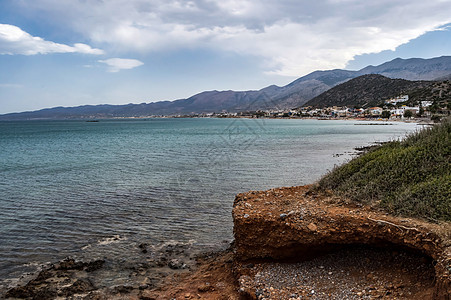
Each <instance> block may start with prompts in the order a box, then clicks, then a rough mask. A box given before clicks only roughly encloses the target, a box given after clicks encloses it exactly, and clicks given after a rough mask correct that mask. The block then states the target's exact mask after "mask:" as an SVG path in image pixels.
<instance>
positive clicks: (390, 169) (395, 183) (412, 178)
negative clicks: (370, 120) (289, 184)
mask: <svg viewBox="0 0 451 300" xmlns="http://www.w3.org/2000/svg"><path fill="white" fill-rule="evenodd" d="M450 135H451V119H450V118H448V119H446V120H444V121H443V122H442V123H441V124H439V125H436V126H434V127H432V128H427V129H423V130H421V131H419V132H416V133H414V134H412V135H410V136H408V137H407V138H406V139H404V140H403V141H392V142H389V143H386V144H383V145H382V146H380V147H377V148H375V149H373V150H371V151H369V152H368V153H365V154H362V155H360V156H358V157H356V158H354V159H353V160H351V161H350V162H348V163H347V164H344V165H342V166H339V167H337V168H335V169H334V170H332V171H331V172H330V173H329V174H327V175H326V176H324V177H323V178H322V179H321V180H320V181H319V182H318V186H317V187H318V188H319V189H320V190H333V191H334V192H335V193H336V194H338V195H341V196H344V197H347V198H349V199H351V200H354V201H357V202H361V203H365V204H371V205H378V206H380V207H382V208H384V209H386V210H388V211H389V212H390V213H392V214H396V215H404V216H412V217H422V218H427V219H429V220H443V221H451V155H450V152H451V139H450Z"/></svg>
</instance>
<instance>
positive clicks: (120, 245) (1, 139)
mask: <svg viewBox="0 0 451 300" xmlns="http://www.w3.org/2000/svg"><path fill="white" fill-rule="evenodd" d="M363 123H364V122H361V121H318V120H252V119H147V120H101V121H100V122H97V123H92V122H84V121H29V122H0V150H1V151H0V179H1V180H0V281H1V280H3V281H4V283H5V282H9V281H8V280H6V279H9V278H12V277H17V276H18V275H20V274H21V273H23V272H25V271H32V270H33V269H35V268H36V266H39V265H40V264H42V263H45V262H51V261H56V260H59V259H62V258H64V257H66V256H69V255H71V256H77V257H88V258H89V257H103V256H107V257H114V258H117V259H119V260H120V259H125V258H124V255H125V254H127V253H128V252H129V250H128V249H130V247H135V246H136V245H138V244H139V243H142V242H144V241H145V242H147V243H151V244H159V243H162V242H165V241H169V240H174V241H180V242H191V243H193V244H194V245H196V246H198V247H199V248H204V247H214V246H216V245H218V244H221V242H222V241H223V240H226V241H230V240H231V239H232V225H233V224H232V217H231V209H232V204H233V199H234V195H235V194H236V193H239V192H245V191H248V190H260V189H269V188H272V187H278V186H293V185H303V184H308V183H312V182H314V181H315V180H317V179H318V178H319V177H320V176H321V175H323V174H325V173H326V172H327V170H330V169H332V168H333V167H334V165H338V164H341V163H343V162H344V161H346V160H348V159H350V158H351V156H352V153H355V151H353V148H354V147H358V146H365V145H368V144H369V143H374V142H379V141H387V140H390V139H394V138H398V137H402V136H404V135H405V134H406V133H407V132H411V131H413V130H415V129H417V128H418V127H417V126H416V125H415V124H406V123H393V125H374V126H358V125H356V124H363ZM373 123H374V122H373ZM127 259H133V257H130V255H128V257H127ZM5 280H6V281H5ZM0 284H1V283H0ZM0 287H1V286H0Z"/></svg>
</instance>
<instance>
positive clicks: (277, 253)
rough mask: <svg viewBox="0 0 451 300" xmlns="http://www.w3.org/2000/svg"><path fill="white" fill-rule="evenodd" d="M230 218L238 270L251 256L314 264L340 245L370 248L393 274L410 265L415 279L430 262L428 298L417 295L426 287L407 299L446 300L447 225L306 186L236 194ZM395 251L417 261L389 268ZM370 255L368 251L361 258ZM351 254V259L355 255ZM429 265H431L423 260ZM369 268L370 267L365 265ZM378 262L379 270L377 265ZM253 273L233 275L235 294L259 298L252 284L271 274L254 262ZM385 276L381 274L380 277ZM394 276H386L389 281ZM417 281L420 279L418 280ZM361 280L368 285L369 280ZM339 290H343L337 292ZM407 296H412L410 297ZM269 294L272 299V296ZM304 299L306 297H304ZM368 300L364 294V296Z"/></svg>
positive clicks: (449, 254) (258, 290) (450, 251)
mask: <svg viewBox="0 0 451 300" xmlns="http://www.w3.org/2000/svg"><path fill="white" fill-rule="evenodd" d="M233 219H234V235H235V243H236V245H235V247H236V257H237V258H238V259H239V260H241V261H243V263H242V265H243V266H244V265H245V264H246V263H248V262H249V261H252V260H256V259H278V260H280V259H287V258H291V259H296V260H299V261H306V260H309V259H318V258H316V257H318V255H319V254H324V255H326V254H329V255H330V253H337V252H340V251H341V252H342V251H344V250H343V249H344V248H346V247H344V246H347V247H348V248H349V245H353V247H354V248H358V247H361V246H362V245H366V246H367V247H368V246H371V248H374V249H382V250H388V252H387V253H386V254H385V255H386V265H387V266H389V268H390V269H393V270H395V269H396V268H401V270H402V269H403V268H404V269H405V270H404V273H409V272H410V274H412V269H411V268H416V269H418V267H419V266H420V267H421V266H422V268H420V269H419V273H418V275H419V276H420V275H421V274H422V273H423V274H426V273H427V272H428V269H427V267H428V266H432V264H433V265H435V267H434V268H433V273H434V278H433V280H432V281H431V284H432V286H431V289H430V293H429V295H428V293H427V292H426V295H424V292H425V290H427V289H428V286H427V285H425V286H423V288H422V289H417V290H416V291H415V290H406V291H405V292H406V298H407V299H408V298H410V299H414V298H416V297H419V296H421V298H425V297H426V298H427V297H429V298H433V299H449V298H450V290H451V284H450V282H451V280H450V271H451V268H450V262H451V247H450V243H449V235H450V234H451V230H450V228H451V227H450V226H449V224H442V225H439V224H431V223H427V222H422V221H419V220H414V219H407V218H396V217H393V216H389V215H387V214H386V213H384V212H383V211H378V210H376V209H372V208H369V207H363V206H359V205H356V204H353V203H347V202H346V201H343V200H342V199H339V198H337V197H333V196H326V195H320V194H316V193H314V192H312V191H311V189H310V188H309V187H308V186H304V187H292V188H277V189H272V190H269V191H261V192H248V193H244V194H239V195H237V197H236V199H235V203H234V208H233ZM365 249H367V248H365ZM361 251H369V250H361ZM371 251H373V250H371ZM378 251H379V253H378V254H374V253H373V254H374V255H375V256H374V257H373V258H372V260H373V261H377V260H381V261H383V255H384V254H383V253H382V252H380V251H381V250H378ZM399 251H402V252H403V253H405V252H406V253H409V255H413V257H415V256H416V257H418V259H417V260H415V259H412V258H409V259H407V260H406V261H405V262H402V263H401V264H398V263H396V264H388V262H390V260H392V261H393V260H395V261H396V260H402V259H401V257H397V256H396V255H395V256H394V257H393V254H392V253H399ZM373 254H370V253H369V252H368V257H370V256H371V255H373ZM353 255H354V256H358V255H359V254H358V251H357V252H354V254H353ZM381 255H382V256H381ZM323 257H324V256H323ZM345 258H346V255H344V256H343V255H342V256H337V257H336V260H335V261H336V262H339V260H340V259H341V260H343V259H345ZM325 259H327V258H325ZM428 260H431V262H430V263H426V262H427V261H428ZM408 261H410V262H411V265H410V266H407V265H408ZM417 262H418V263H417ZM318 263H320V262H318ZM356 263H357V261H348V262H343V263H342V264H343V265H342V266H341V268H345V266H347V265H349V264H354V265H355V264H356ZM423 263H424V264H423ZM376 264H377V263H376ZM368 265H369V263H368V264H367V265H366V266H365V268H367V267H368ZM380 265H381V267H383V265H384V264H382V263H381V264H380ZM403 265H405V267H403ZM362 267H364V266H362ZM259 268H260V269H255V270H252V271H249V270H247V271H246V269H245V268H242V271H241V276H240V275H239V276H240V284H241V289H242V290H245V292H246V293H247V294H248V295H249V297H251V298H252V297H254V298H258V297H259V295H262V287H260V288H259V287H258V285H259V279H258V278H256V276H257V275H258V277H260V276H262V270H263V269H265V268H266V269H268V268H269V269H271V268H270V267H268V264H267V263H265V262H263V263H261V266H260V267H259ZM238 269H239V268H238ZM373 269H374V270H373V272H381V271H384V270H383V269H380V268H378V267H377V266H374V268H373ZM379 269H380V270H379ZM378 270H379V271H378ZM336 271H338V268H336V267H335V269H334V270H333V271H329V272H332V274H334V272H336ZM387 271H388V270H385V272H387ZM349 272H352V270H350V271H349ZM349 272H348V273H349ZM238 273H240V272H238ZM366 273H367V274H364V275H365V276H366V275H370V273H368V272H366ZM395 273H396V271H395ZM395 273H393V274H391V273H390V274H388V275H389V276H395ZM332 274H331V275H332ZM362 275H363V273H362ZM380 275H382V274H380ZM370 277H371V276H370ZM377 277H380V276H377ZM348 278H349V279H350V280H351V279H352V278H351V277H348ZM324 280H325V281H327V280H328V279H327V277H324ZM336 280H338V278H337V279H336ZM402 280H403V281H404V282H405V284H413V283H414V281H415V278H410V279H409V278H403V279H402ZM417 280H420V277H418V278H417ZM423 282H424V280H423ZM368 283H369V284H370V285H371V284H375V283H374V282H371V281H370V282H368ZM384 284H385V283H384ZM387 284H388V283H387ZM264 288H265V287H264V285H263V289H264ZM270 288H271V287H270ZM272 288H273V290H274V289H275V288H274V287H272ZM298 288H300V287H298ZM309 288H310V287H309V286H308V284H307V285H305V289H304V290H308V289H309ZM343 288H345V287H340V288H338V289H337V290H342V289H343ZM332 292H333V291H332ZM389 292H390V294H384V295H381V294H379V293H378V294H377V296H384V297H386V296H388V297H390V296H389V295H392V296H393V292H392V291H389ZM403 293H404V292H403ZM409 293H410V295H409ZM412 293H417V294H415V295H412ZM272 294H274V295H276V294H277V293H275V292H274V293H272ZM310 294H311V295H310V297H314V298H321V297H320V296H318V294H317V293H316V291H314V293H313V294H312V293H311V291H310ZM315 294H316V295H315ZM290 295H292V296H293V297H292V298H296V297H294V296H295V294H290ZM325 295H326V294H325ZM354 295H355V296H356V297H357V298H360V296H362V297H363V296H364V294H363V292H362V291H361V290H360V291H355V292H354ZM303 296H306V295H305V294H303ZM335 296H336V297H335V298H336V299H346V297H338V295H335ZM367 296H368V297H369V295H367ZM398 296H399V295H398ZM398 296H396V297H398ZM331 297H332V298H334V295H333V294H332V295H331ZM347 297H349V295H347ZM393 297H395V296H393ZM399 297H401V296H399ZM264 298H266V296H265V297H264ZM270 298H271V297H270ZM273 298H274V299H284V298H283V297H281V296H274V297H273ZM401 298H402V297H401ZM325 299H327V298H325Z"/></svg>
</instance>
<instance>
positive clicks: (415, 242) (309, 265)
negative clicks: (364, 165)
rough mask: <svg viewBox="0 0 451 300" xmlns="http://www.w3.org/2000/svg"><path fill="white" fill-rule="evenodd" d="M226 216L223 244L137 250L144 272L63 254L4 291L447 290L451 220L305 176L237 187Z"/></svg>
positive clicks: (244, 295)
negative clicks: (323, 189)
mask: <svg viewBox="0 0 451 300" xmlns="http://www.w3.org/2000/svg"><path fill="white" fill-rule="evenodd" d="M233 220H234V236H235V241H234V243H232V244H231V245H230V247H229V248H228V249H226V250H222V251H215V252H208V253H203V254H200V255H193V256H190V255H187V253H188V252H187V250H188V249H187V248H186V247H184V246H182V245H168V247H167V248H164V249H162V251H161V252H160V254H159V255H160V258H159V259H157V260H153V262H154V264H153V265H149V260H148V259H144V260H143V262H144V261H147V265H146V264H144V263H143V264H141V267H140V268H138V269H135V270H131V271H132V272H131V274H133V275H131V276H134V278H135V279H139V278H140V280H141V282H139V280H136V282H135V284H129V285H116V286H114V287H110V288H105V287H98V286H96V284H95V280H94V278H95V277H96V276H99V274H100V273H101V272H102V269H103V268H104V265H105V261H102V260H98V261H91V262H76V261H74V260H71V259H66V260H64V261H62V262H59V263H58V264H55V265H52V266H51V267H50V268H48V269H46V270H43V271H42V272H40V273H39V275H38V276H37V277H36V278H35V279H34V280H32V281H30V282H29V283H28V284H27V285H24V286H19V287H16V288H14V289H11V290H10V291H9V292H8V294H7V295H6V296H9V297H19V298H31V297H36V296H37V297H38V298H36V299H39V297H41V298H42V299H51V298H55V297H77V299H124V298H125V299H143V300H149V299H211V300H212V299H236V300H238V299H304V298H308V299H328V298H330V297H333V298H334V299H379V298H382V299H418V298H422V299H449V296H450V294H449V293H450V291H451V277H450V270H449V269H448V268H447V267H446V266H449V264H450V262H451V243H450V242H451V236H449V232H450V229H451V227H450V226H451V224H432V223H428V222H425V221H421V220H417V219H414V218H402V217H394V216H391V215H388V214H387V213H385V212H384V211H382V210H380V209H376V208H374V207H366V206H362V205H356V204H355V203H350V202H347V201H346V200H344V199H341V198H339V197H336V196H334V195H333V194H318V193H315V192H313V191H312V189H311V186H297V187H287V188H275V189H271V190H267V191H250V192H247V193H242V194H238V195H237V196H236V198H235V201H234V208H233ZM147 247H148V246H147V245H140V250H141V251H142V252H143V253H145V252H147ZM185 262H188V264H185ZM433 262H434V263H433ZM301 270H302V271H301ZM151 274H153V275H151ZM287 274H288V275H287ZM290 274H291V275H290ZM295 274H298V275H296V276H301V277H296V276H294V275H295ZM111 275H112V276H114V274H111ZM149 278H152V279H151V280H150V281H149ZM331 281H332V285H331ZM333 282H335V283H333ZM281 283H283V284H281Z"/></svg>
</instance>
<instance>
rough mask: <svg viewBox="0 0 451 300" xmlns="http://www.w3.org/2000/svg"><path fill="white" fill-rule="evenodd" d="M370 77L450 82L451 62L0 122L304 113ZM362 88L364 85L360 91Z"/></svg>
mask: <svg viewBox="0 0 451 300" xmlns="http://www.w3.org/2000/svg"><path fill="white" fill-rule="evenodd" d="M367 74H379V75H383V76H385V77H388V78H399V79H404V80H415V81H418V80H437V79H446V78H449V77H450V76H451V56H442V57H436V58H431V59H421V58H410V59H401V58H397V59H394V60H392V61H389V62H386V63H383V64H381V65H378V66H367V67H365V68H363V69H361V70H358V71H350V70H341V69H336V70H328V71H315V72H312V73H310V74H308V75H306V76H303V77H301V78H298V79H296V80H295V81H293V82H291V83H290V84H288V85H286V86H282V87H279V86H276V85H271V86H268V87H265V88H263V89H261V90H257V91H255V90H253V91H206V92H202V93H199V94H196V95H194V96H192V97H189V98H187V99H179V100H175V101H161V102H153V103H141V104H127V105H84V106H77V107H55V108H48V109H42V110H38V111H33V112H23V113H12V114H5V115H0V120H24V119H80V118H114V117H140V116H151V115H154V116H158V115H190V114H199V113H211V112H223V111H227V112H240V111H255V110H266V109H287V108H294V107H300V106H302V105H304V104H306V103H307V102H308V101H309V100H311V99H313V98H315V97H317V96H319V95H321V94H322V93H324V92H326V91H328V90H330V89H331V88H333V87H335V86H337V85H339V84H342V83H345V82H347V81H348V80H350V79H353V78H356V77H359V76H362V75H367ZM364 87H365V86H364V84H363V85H362V86H361V88H364ZM334 105H338V103H337V104H334Z"/></svg>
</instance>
